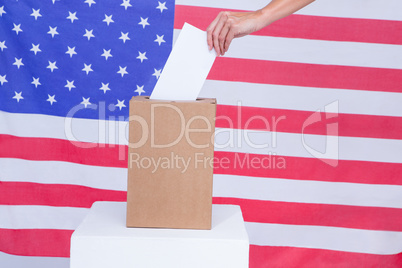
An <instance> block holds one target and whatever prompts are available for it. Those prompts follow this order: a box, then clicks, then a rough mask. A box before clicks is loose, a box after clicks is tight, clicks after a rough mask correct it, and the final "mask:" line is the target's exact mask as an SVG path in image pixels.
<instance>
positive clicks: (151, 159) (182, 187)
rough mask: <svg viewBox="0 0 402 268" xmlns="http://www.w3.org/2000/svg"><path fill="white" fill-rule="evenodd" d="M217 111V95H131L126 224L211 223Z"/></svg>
mask: <svg viewBox="0 0 402 268" xmlns="http://www.w3.org/2000/svg"><path fill="white" fill-rule="evenodd" d="M215 115H216V100H215V99H197V100H196V101H162V100H150V99H149V97H145V96H137V97H133V98H132V99H131V101H130V118H129V150H128V186H127V222H126V224H127V227H161V228H185V229H187V228H189V229H211V213H212V175H213V156H214V133H215Z"/></svg>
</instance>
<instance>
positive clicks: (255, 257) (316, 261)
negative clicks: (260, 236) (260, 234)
mask: <svg viewBox="0 0 402 268" xmlns="http://www.w3.org/2000/svg"><path fill="white" fill-rule="evenodd" d="M268 267H286V268H311V267H345V268H346V267H372V268H374V267H387V268H397V267H402V253H399V254H395V255H375V254H365V253H351V252H343V251H333V250H325V249H309V248H294V247H269V246H255V245H251V246H250V268H268Z"/></svg>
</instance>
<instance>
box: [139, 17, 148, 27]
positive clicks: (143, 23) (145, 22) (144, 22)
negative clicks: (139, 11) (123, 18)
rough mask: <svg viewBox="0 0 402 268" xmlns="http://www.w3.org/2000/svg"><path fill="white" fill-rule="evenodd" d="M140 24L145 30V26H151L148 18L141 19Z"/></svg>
mask: <svg viewBox="0 0 402 268" xmlns="http://www.w3.org/2000/svg"><path fill="white" fill-rule="evenodd" d="M138 24H141V25H142V28H143V29H144V28H145V26H147V25H150V24H149V23H148V18H146V19H143V18H142V17H141V21H140V22H139V23H138Z"/></svg>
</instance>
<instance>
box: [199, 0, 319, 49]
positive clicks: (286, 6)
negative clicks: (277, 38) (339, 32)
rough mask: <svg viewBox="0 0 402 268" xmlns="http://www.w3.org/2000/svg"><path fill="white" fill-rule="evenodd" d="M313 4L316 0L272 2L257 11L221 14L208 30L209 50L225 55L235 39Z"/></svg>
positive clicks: (274, 0) (276, 0)
mask: <svg viewBox="0 0 402 268" xmlns="http://www.w3.org/2000/svg"><path fill="white" fill-rule="evenodd" d="M312 2H314V0H272V1H271V2H270V3H269V4H268V5H267V6H265V7H264V8H262V9H260V10H257V11H252V12H231V11H223V12H220V13H219V15H218V16H217V17H216V18H215V19H214V20H213V21H212V23H211V24H210V25H209V26H208V28H207V42H208V46H209V49H210V50H211V49H212V48H214V49H215V51H216V53H217V54H218V55H224V54H225V52H227V51H228V49H229V46H230V43H231V42H232V40H233V38H237V37H242V36H245V35H248V34H250V33H252V32H255V31H258V30H260V29H262V28H264V27H266V26H268V25H269V24H271V23H273V22H274V21H276V20H279V19H281V18H284V17H286V16H288V15H290V14H292V13H294V12H296V11H297V10H299V9H301V8H303V7H305V6H306V5H308V4H310V3H312Z"/></svg>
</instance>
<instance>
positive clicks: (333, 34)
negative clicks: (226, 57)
mask: <svg viewBox="0 0 402 268" xmlns="http://www.w3.org/2000/svg"><path fill="white" fill-rule="evenodd" d="M223 10H224V9H219V8H208V7H193V6H183V5H176V10H175V22H174V28H175V29H181V28H182V27H183V24H184V22H188V23H190V24H192V25H194V26H196V27H198V28H201V29H206V28H207V27H208V25H209V24H210V23H211V22H212V21H213V20H214V19H215V17H216V16H217V15H218V13H219V12H220V11H223ZM236 11H241V10H236ZM400 32H402V21H390V20H375V19H353V18H335V17H320V16H309V15H291V16H288V17H286V18H284V19H281V20H278V21H276V22H275V23H273V24H271V25H270V26H268V27H265V28H264V29H262V30H260V31H258V32H255V33H253V35H264V36H277V37H289V38H304V39H318V40H330V41H351V42H364V43H382V44H397V45H401V44H402V36H401V35H400V34H396V33H400Z"/></svg>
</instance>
